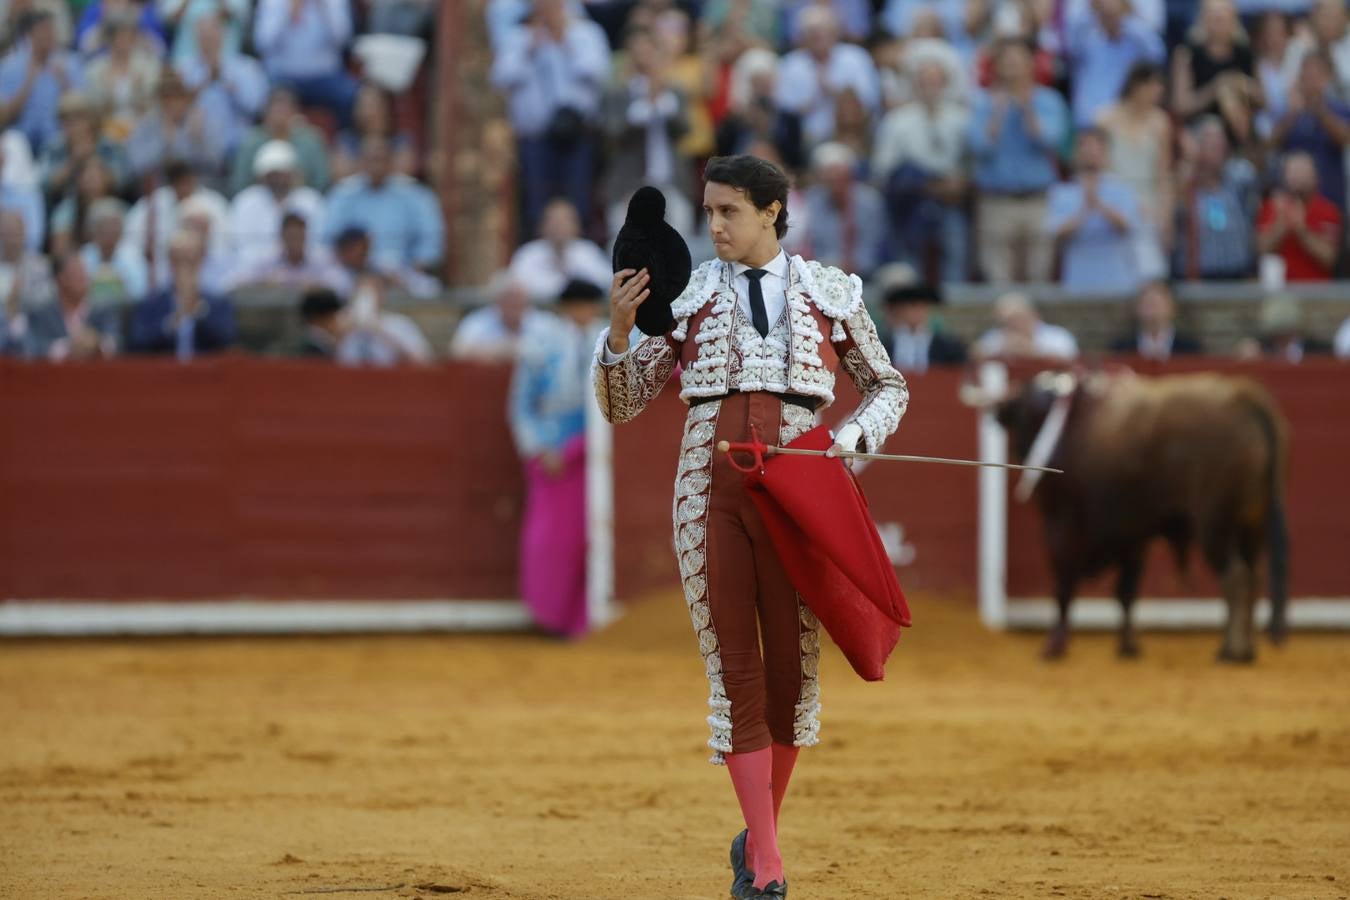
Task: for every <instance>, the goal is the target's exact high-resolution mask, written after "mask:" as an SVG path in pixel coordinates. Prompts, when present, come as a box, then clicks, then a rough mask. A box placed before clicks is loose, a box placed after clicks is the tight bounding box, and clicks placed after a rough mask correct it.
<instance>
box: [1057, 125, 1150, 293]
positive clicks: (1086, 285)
mask: <svg viewBox="0 0 1350 900" xmlns="http://www.w3.org/2000/svg"><path fill="white" fill-rule="evenodd" d="M1109 140H1110V139H1109V138H1108V137H1107V136H1106V133H1105V132H1103V131H1102V130H1101V129H1100V128H1085V129H1083V130H1082V131H1080V132H1078V138H1077V141H1076V145H1075V151H1074V167H1075V169H1076V170H1077V172H1078V177H1077V178H1076V179H1074V180H1073V181H1070V182H1065V183H1063V184H1057V185H1055V186H1054V187H1052V188H1050V195H1049V202H1048V204H1047V210H1046V221H1045V231H1046V233H1047V234H1049V235H1051V236H1053V237H1054V239H1055V242H1056V244H1057V245H1058V246H1059V248H1060V252H1061V254H1062V257H1061V266H1062V270H1063V274H1062V277H1061V279H1060V281H1061V283H1062V284H1063V285H1064V287H1065V289H1067V290H1069V291H1072V292H1074V293H1077V294H1126V293H1129V292H1130V291H1133V290H1135V289H1136V288H1138V286H1139V265H1138V261H1137V259H1136V255H1135V247H1136V243H1137V239H1138V233H1139V204H1138V202H1137V201H1136V199H1135V196H1134V191H1133V190H1132V189H1131V188H1130V185H1129V184H1128V183H1127V182H1125V181H1123V180H1121V179H1119V178H1116V177H1115V176H1114V175H1108V174H1105V169H1106V157H1107V153H1109V152H1110V146H1109V143H1108V142H1109Z"/></svg>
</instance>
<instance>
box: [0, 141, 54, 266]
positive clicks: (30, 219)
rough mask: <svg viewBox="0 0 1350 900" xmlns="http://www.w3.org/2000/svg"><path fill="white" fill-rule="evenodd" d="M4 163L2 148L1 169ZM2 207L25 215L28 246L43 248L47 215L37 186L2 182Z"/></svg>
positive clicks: (0, 195)
mask: <svg viewBox="0 0 1350 900" xmlns="http://www.w3.org/2000/svg"><path fill="white" fill-rule="evenodd" d="M4 165H5V157H4V152H3V150H0V169H3V168H4ZM0 209H10V210H14V211H15V212H17V213H18V214H19V215H21V216H23V223H24V231H25V233H26V234H27V236H28V248H29V249H30V250H37V249H39V248H41V246H42V238H43V235H44V234H45V227H44V226H45V225H46V221H47V216H46V211H45V210H44V209H43V204H42V194H41V193H39V192H38V190H37V189H36V188H32V187H22V186H20V185H15V184H5V183H3V182H0Z"/></svg>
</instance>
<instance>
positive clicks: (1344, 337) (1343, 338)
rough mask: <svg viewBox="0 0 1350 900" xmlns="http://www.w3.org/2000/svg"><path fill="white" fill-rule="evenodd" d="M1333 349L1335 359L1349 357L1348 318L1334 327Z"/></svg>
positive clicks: (1349, 328)
mask: <svg viewBox="0 0 1350 900" xmlns="http://www.w3.org/2000/svg"><path fill="white" fill-rule="evenodd" d="M1335 351H1336V358H1337V359H1350V318H1347V319H1346V320H1345V321H1344V322H1342V323H1341V327H1340V328H1338V329H1336V343H1335Z"/></svg>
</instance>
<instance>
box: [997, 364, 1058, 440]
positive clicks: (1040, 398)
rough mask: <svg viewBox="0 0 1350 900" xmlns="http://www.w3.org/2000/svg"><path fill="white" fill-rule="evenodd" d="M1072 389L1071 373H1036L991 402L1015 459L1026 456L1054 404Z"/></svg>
mask: <svg viewBox="0 0 1350 900" xmlns="http://www.w3.org/2000/svg"><path fill="white" fill-rule="evenodd" d="M1076 390H1078V379H1077V378H1075V377H1074V376H1073V375H1072V374H1070V373H1068V372H1040V373H1037V375H1036V376H1035V377H1034V378H1031V379H1029V380H1028V381H1026V382H1024V383H1022V384H1021V385H1020V386H1018V387H1015V388H1013V389H1012V390H1011V391H1009V393H1008V396H1006V397H1004V398H1003V399H1002V400H1000V401H999V402H998V403H996V404H995V405H994V407H993V411H994V418H995V419H996V420H998V424H1000V425H1002V426H1003V428H1004V430H1005V431H1007V432H1008V442H1009V444H1010V445H1011V447H1012V451H1013V453H1014V454H1015V455H1016V456H1017V458H1018V459H1021V460H1025V459H1026V458H1027V457H1028V456H1029V455H1030V453H1031V446H1032V444H1033V443H1035V441H1036V438H1037V436H1039V435H1040V434H1041V433H1042V430H1043V429H1044V427H1045V423H1046V418H1047V417H1048V416H1049V415H1050V411H1051V410H1052V409H1053V408H1054V407H1055V404H1056V403H1058V402H1060V401H1062V400H1065V399H1067V398H1069V397H1072V396H1073V394H1074V392H1075V391H1076Z"/></svg>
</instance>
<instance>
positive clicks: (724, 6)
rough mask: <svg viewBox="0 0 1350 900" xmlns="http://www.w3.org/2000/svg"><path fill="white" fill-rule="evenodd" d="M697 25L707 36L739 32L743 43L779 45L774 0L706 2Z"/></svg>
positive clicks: (763, 45)
mask: <svg viewBox="0 0 1350 900" xmlns="http://www.w3.org/2000/svg"><path fill="white" fill-rule="evenodd" d="M699 25H700V26H701V27H702V28H703V30H704V31H706V32H707V33H708V34H711V35H719V36H720V35H725V34H726V33H727V32H729V31H739V32H740V34H739V35H737V37H740V38H741V39H742V40H743V41H744V42H745V43H746V44H755V45H758V46H762V47H777V46H779V45H780V38H781V33H780V29H781V27H782V18H781V11H780V10H779V6H778V2H777V0H708V2H707V3H705V4H703V13H702V15H701V17H700V19H699Z"/></svg>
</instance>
